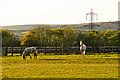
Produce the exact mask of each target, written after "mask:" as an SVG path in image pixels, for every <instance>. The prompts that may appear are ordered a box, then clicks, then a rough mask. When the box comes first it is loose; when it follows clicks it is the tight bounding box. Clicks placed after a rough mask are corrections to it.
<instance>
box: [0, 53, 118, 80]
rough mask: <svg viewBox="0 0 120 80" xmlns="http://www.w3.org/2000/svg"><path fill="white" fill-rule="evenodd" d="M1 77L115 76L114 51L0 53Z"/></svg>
mask: <svg viewBox="0 0 120 80" xmlns="http://www.w3.org/2000/svg"><path fill="white" fill-rule="evenodd" d="M32 57H33V55H32ZM2 78H118V55H117V54H109V55H108V54H106V55H86V57H85V58H83V59H82V55H38V58H37V59H34V58H33V59H30V58H29V56H28V57H27V59H26V60H23V59H22V56H17V55H14V56H8V57H5V56H3V57H2Z"/></svg>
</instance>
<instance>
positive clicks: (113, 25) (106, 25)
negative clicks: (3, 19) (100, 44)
mask: <svg viewBox="0 0 120 80" xmlns="http://www.w3.org/2000/svg"><path fill="white" fill-rule="evenodd" d="M44 25H45V24H44ZM44 25H43V24H37V25H36V24H33V25H14V26H2V29H7V30H9V31H10V32H12V33H15V34H16V35H19V36H20V37H21V36H23V35H24V34H25V33H28V32H29V31H30V30H32V29H34V28H35V27H37V26H44ZM98 25H99V26H98ZM47 26H50V27H51V28H57V27H61V28H63V27H71V28H74V29H77V30H81V31H83V32H86V31H87V30H90V28H89V23H83V24H65V25H64V24H63V25H62V24H60V25H47ZM93 26H94V28H93V29H94V30H118V21H113V22H96V23H93Z"/></svg>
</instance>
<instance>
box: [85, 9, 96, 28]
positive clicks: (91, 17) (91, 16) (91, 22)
mask: <svg viewBox="0 0 120 80" xmlns="http://www.w3.org/2000/svg"><path fill="white" fill-rule="evenodd" d="M88 16H89V17H90V18H89V19H90V29H91V30H92V29H93V21H94V20H98V15H97V14H96V13H94V12H93V9H91V12H90V13H87V14H86V20H88V19H87V17H88ZM95 16H96V19H95Z"/></svg>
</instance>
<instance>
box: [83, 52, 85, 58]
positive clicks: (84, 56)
mask: <svg viewBox="0 0 120 80" xmlns="http://www.w3.org/2000/svg"><path fill="white" fill-rule="evenodd" d="M82 55H83V56H82V58H83V57H85V50H84V51H83V53H82Z"/></svg>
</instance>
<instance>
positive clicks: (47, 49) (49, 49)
mask: <svg viewBox="0 0 120 80" xmlns="http://www.w3.org/2000/svg"><path fill="white" fill-rule="evenodd" d="M25 48H26V47H2V54H4V55H5V56H7V54H8V53H11V54H12V56H13V54H14V53H20V55H21V54H22V52H23V51H24V49H25ZM36 48H37V50H38V53H45V54H47V53H68V54H69V53H75V54H79V53H80V49H79V46H68V47H64V48H61V47H60V46H38V47H36ZM87 52H91V53H101V52H102V53H110V52H120V46H87Z"/></svg>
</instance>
